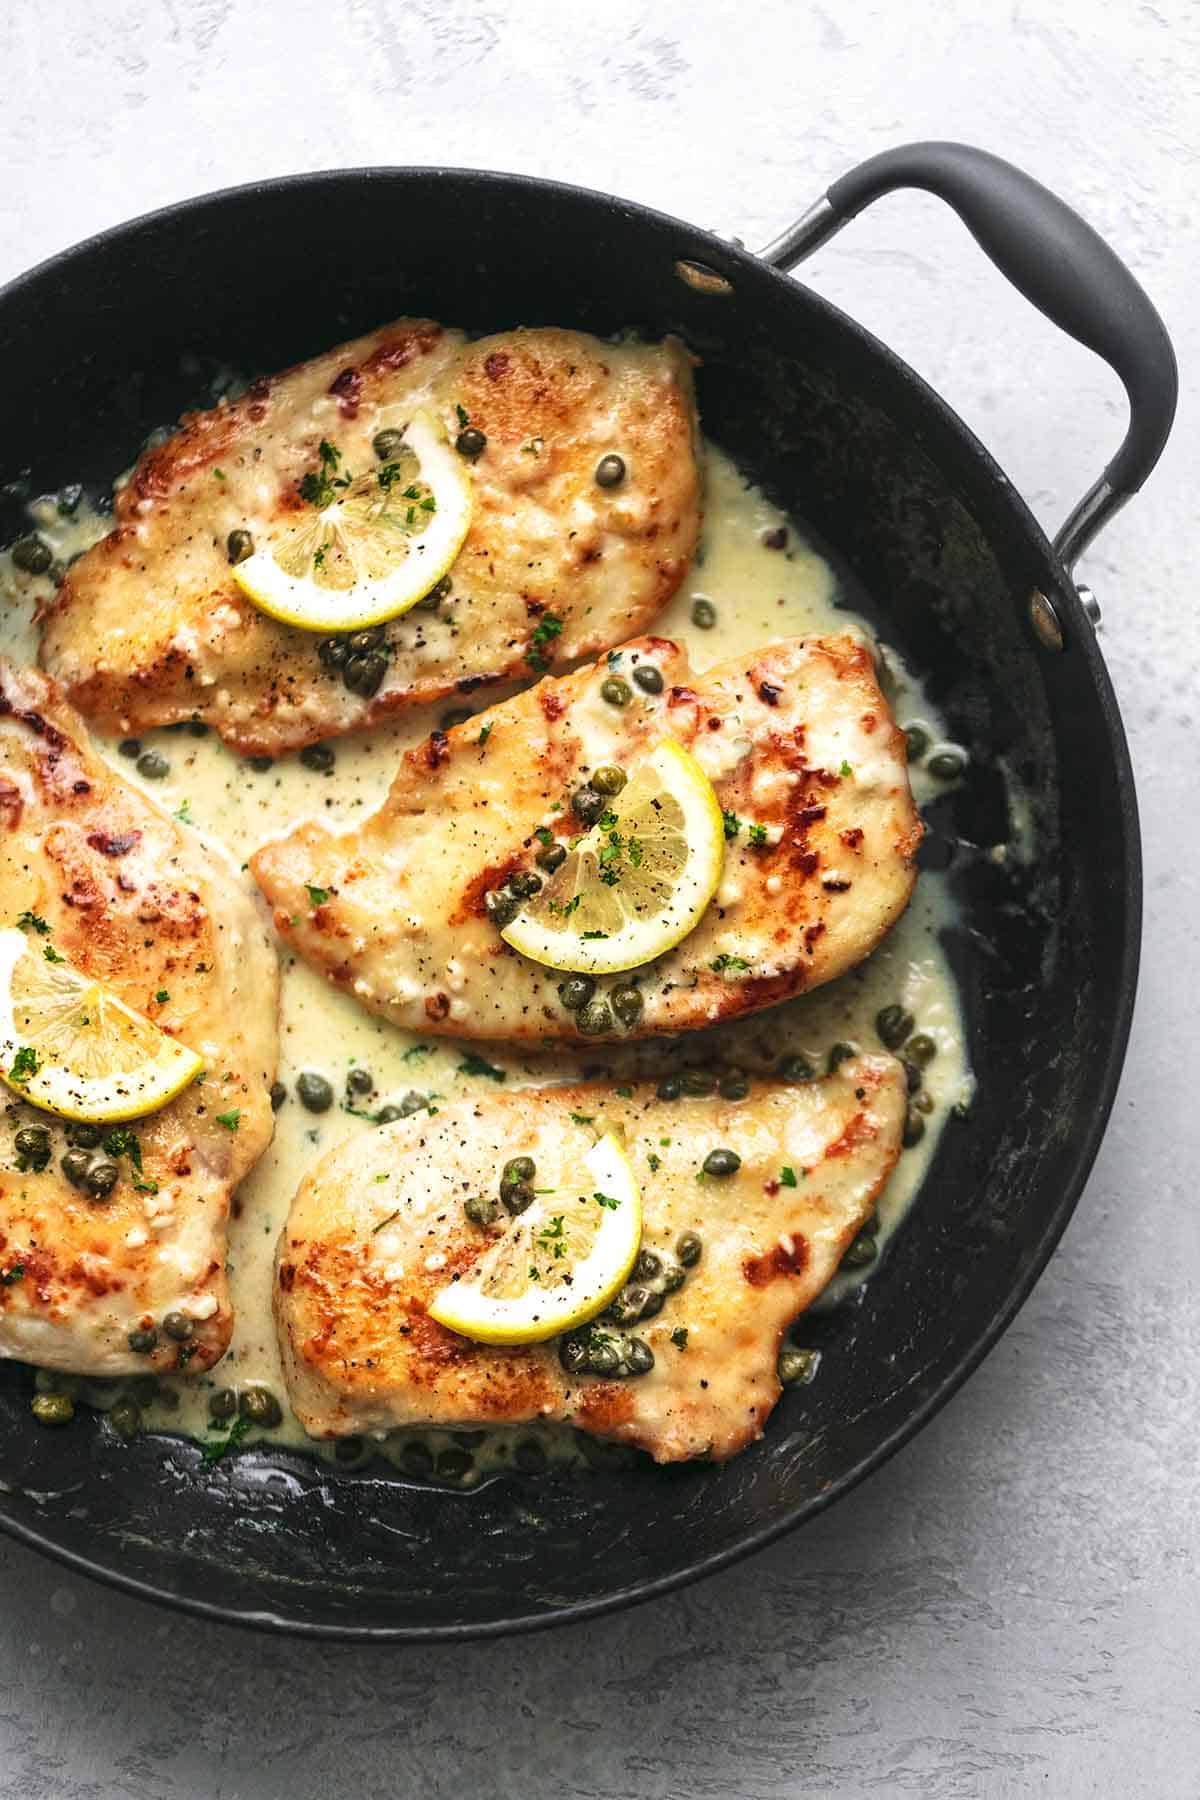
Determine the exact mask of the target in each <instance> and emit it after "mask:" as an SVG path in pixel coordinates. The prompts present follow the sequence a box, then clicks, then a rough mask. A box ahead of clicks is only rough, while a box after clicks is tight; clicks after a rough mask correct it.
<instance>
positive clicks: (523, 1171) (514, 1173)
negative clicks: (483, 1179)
mask: <svg viewBox="0 0 1200 1800" xmlns="http://www.w3.org/2000/svg"><path fill="white" fill-rule="evenodd" d="M536 1174H537V1164H536V1163H535V1162H534V1160H533V1158H532V1156H512V1157H510V1158H509V1160H508V1161H507V1162H506V1163H505V1165H504V1167H503V1169H502V1170H501V1171H500V1180H501V1182H505V1181H532V1180H533V1178H534V1176H535V1175H536Z"/></svg>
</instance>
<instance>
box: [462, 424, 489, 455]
mask: <svg viewBox="0 0 1200 1800" xmlns="http://www.w3.org/2000/svg"><path fill="white" fill-rule="evenodd" d="M454 448H455V449H456V450H457V451H458V454H459V455H460V456H465V457H466V458H467V460H468V461H469V462H474V461H475V458H476V457H477V456H482V455H483V453H484V451H485V450H486V449H487V438H486V437H485V436H484V434H483V432H482V431H480V430H479V429H478V428H477V427H476V426H474V425H468V426H467V427H466V429H465V431H460V432H459V434H458V436H457V437H456V438H455V440H454Z"/></svg>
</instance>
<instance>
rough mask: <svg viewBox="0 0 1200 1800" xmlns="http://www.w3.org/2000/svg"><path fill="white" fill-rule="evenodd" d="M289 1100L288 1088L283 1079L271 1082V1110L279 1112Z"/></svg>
mask: <svg viewBox="0 0 1200 1800" xmlns="http://www.w3.org/2000/svg"><path fill="white" fill-rule="evenodd" d="M286 1101H287V1088H286V1087H285V1086H284V1084H283V1082H282V1081H273V1082H272V1083H271V1111H272V1112H278V1111H279V1109H280V1107H281V1106H283V1105H284V1104H285V1103H286Z"/></svg>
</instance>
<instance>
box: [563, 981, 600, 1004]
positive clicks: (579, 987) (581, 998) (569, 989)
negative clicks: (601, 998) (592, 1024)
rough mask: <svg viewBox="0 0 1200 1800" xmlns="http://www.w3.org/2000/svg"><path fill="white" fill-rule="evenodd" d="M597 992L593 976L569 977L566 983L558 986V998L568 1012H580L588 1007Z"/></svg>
mask: <svg viewBox="0 0 1200 1800" xmlns="http://www.w3.org/2000/svg"><path fill="white" fill-rule="evenodd" d="M595 991H596V983H595V980H594V979H593V977H592V976H591V975H568V976H567V979H566V980H565V981H560V982H559V984H558V997H559V999H560V1000H561V1001H562V1003H563V1005H564V1006H565V1007H566V1009H567V1011H568V1012H578V1011H579V1009H580V1007H582V1006H586V1005H587V1003H588V1001H589V1000H590V999H591V997H592V995H593V994H594V993H595Z"/></svg>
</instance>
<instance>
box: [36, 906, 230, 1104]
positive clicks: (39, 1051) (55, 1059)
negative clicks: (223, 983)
mask: <svg viewBox="0 0 1200 1800" xmlns="http://www.w3.org/2000/svg"><path fill="white" fill-rule="evenodd" d="M48 952H49V955H50V956H56V954H57V953H56V952H55V951H54V949H53V946H52V945H49V944H46V943H43V942H42V941H41V940H40V939H38V940H33V941H31V940H30V939H29V938H27V937H26V936H25V934H24V932H22V931H18V930H16V929H13V928H9V929H7V930H4V931H0V1079H2V1080H4V1081H5V1082H6V1083H7V1085H8V1086H9V1087H10V1088H11V1089H12V1090H13V1092H14V1093H15V1094H19V1095H20V1097H21V1099H22V1100H28V1101H29V1103H30V1105H31V1106H38V1107H41V1109H42V1111H43V1112H51V1113H57V1114H58V1115H59V1117H60V1118H64V1119H87V1120H90V1121H93V1122H94V1123H96V1124H107V1123H110V1122H112V1123H115V1122H117V1121H119V1120H121V1119H135V1118H139V1117H140V1116H141V1115H142V1114H143V1113H151V1112H157V1111H158V1109H159V1108H160V1107H162V1106H165V1105H166V1104H167V1101H168V1100H173V1099H174V1097H175V1095H176V1094H178V1093H179V1092H180V1091H181V1090H182V1089H183V1088H185V1087H186V1086H187V1084H188V1082H189V1081H194V1080H195V1078H196V1076H197V1075H198V1074H199V1072H200V1070H201V1068H202V1067H203V1061H202V1059H201V1058H200V1057H199V1056H197V1055H196V1054H195V1052H194V1051H192V1050H189V1049H188V1048H187V1046H186V1044H180V1043H177V1042H176V1041H175V1039H174V1038H170V1037H168V1036H167V1034H166V1033H165V1032H164V1031H160V1030H159V1028H158V1026H157V1025H155V1024H153V1023H152V1022H151V1020H149V1019H147V1018H145V1017H143V1015H142V1014H141V1013H139V1012H134V1010H133V1008H132V1007H130V1006H126V1004H125V1002H124V1001H123V1000H120V999H118V997H117V995H116V994H114V993H113V991H112V989H111V988H109V987H106V986H105V985H104V984H103V982H99V981H93V980H92V979H91V978H90V977H89V976H87V975H83V974H81V973H80V971H79V970H78V969H76V968H73V967H72V965H71V964H70V963H69V962H66V961H62V960H55V961H51V960H49V959H48V954H47V953H48Z"/></svg>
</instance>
